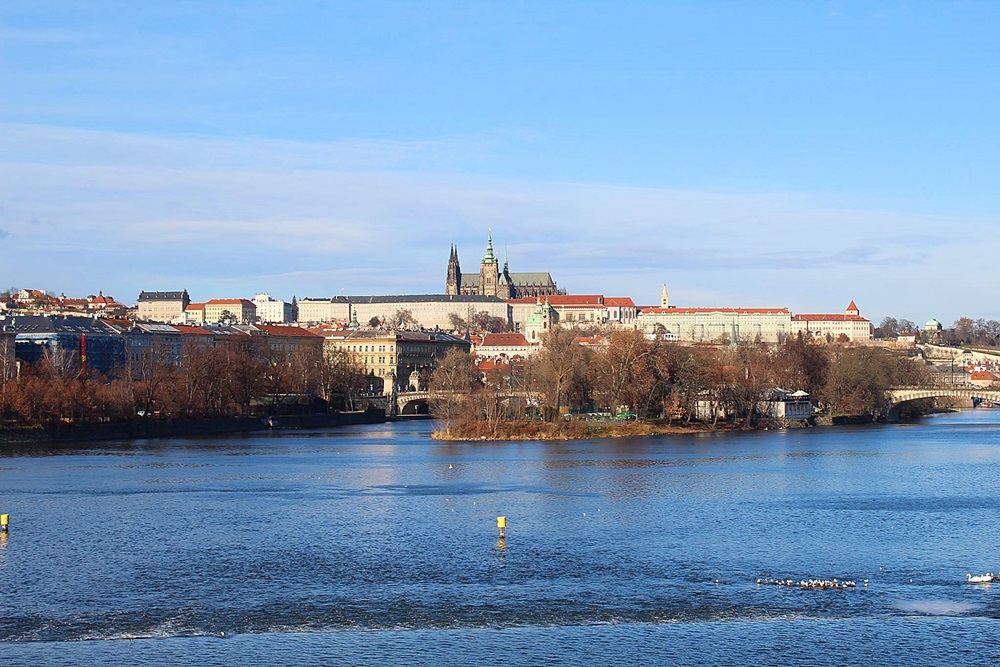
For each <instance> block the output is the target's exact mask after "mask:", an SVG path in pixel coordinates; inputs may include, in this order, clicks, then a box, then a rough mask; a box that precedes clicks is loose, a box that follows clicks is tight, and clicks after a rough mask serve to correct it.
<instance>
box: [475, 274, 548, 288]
mask: <svg viewBox="0 0 1000 667" xmlns="http://www.w3.org/2000/svg"><path fill="white" fill-rule="evenodd" d="M502 276H503V274H502V273H501V277H502ZM510 282H511V283H513V284H514V286H515V287H539V286H541V287H553V288H554V287H556V281H554V280H552V274H550V273H548V272H547V271H537V272H523V271H522V272H515V271H511V272H510ZM462 284H463V285H467V286H469V287H476V286H477V285H479V274H478V273H463V274H462Z"/></svg>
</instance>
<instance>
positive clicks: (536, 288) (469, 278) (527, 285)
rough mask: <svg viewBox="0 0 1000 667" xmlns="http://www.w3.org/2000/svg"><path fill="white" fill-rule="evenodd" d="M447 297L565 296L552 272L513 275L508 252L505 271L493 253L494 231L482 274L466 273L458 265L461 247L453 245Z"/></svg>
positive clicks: (517, 297)
mask: <svg viewBox="0 0 1000 667" xmlns="http://www.w3.org/2000/svg"><path fill="white" fill-rule="evenodd" d="M445 293H446V294H475V295H479V296H497V297H500V298H501V299H523V298H525V297H540V296H549V295H553V294H565V293H566V291H565V290H560V289H559V287H558V286H557V285H556V283H555V281H554V280H552V276H551V275H550V274H549V273H548V272H541V273H511V272H510V271H509V270H508V268H507V253H506V252H504V258H503V268H502V269H501V268H500V262H499V260H498V259H497V257H496V255H494V254H493V232H492V230H491V231H490V233H489V237H488V239H487V241H486V254H485V255H483V259H482V261H480V262H479V273H478V274H476V273H473V274H463V273H462V268H461V266H459V264H458V248H456V247H455V246H454V245H452V246H451V256H450V257H449V258H448V280H447V283H446V285H445Z"/></svg>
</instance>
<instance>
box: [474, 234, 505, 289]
mask: <svg viewBox="0 0 1000 667" xmlns="http://www.w3.org/2000/svg"><path fill="white" fill-rule="evenodd" d="M499 283H500V267H499V266H498V263H497V258H496V255H494V254H493V230H492V229H490V232H489V238H488V240H487V241H486V254H485V255H483V259H482V261H481V262H480V263H479V293H480V294H481V295H483V296H496V295H497V291H498V285H499Z"/></svg>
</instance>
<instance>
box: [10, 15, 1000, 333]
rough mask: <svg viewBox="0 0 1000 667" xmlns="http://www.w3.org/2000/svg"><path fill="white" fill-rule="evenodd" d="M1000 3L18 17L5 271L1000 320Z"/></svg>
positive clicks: (109, 281)
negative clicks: (471, 280) (548, 291)
mask: <svg viewBox="0 0 1000 667" xmlns="http://www.w3.org/2000/svg"><path fill="white" fill-rule="evenodd" d="M998 25H1000V3H990V2H949V3H944V2H941V3H931V2H892V1H888V0H886V1H882V2H793V1H791V0H789V1H785V2H771V3H769V2H735V1H734V2H622V1H618V2H544V1H539V0H536V1H535V2H461V3H460V2H416V1H410V2H373V1H368V2H318V1H314V2H305V1H294V0H283V1H281V2H277V1H274V2H263V1H253V0H239V1H235V0H234V1H232V2H223V1H216V2H212V1H211V0H201V1H198V2H185V1H182V0H177V1H172V2H149V3H146V2H131V1H122V2H107V1H102V0H90V1H88V2H84V3H81V2H68V1H67V2H62V1H58V0H52V1H45V2H39V1H37V0H5V2H3V3H2V4H0V91H2V94H0V253H2V257H3V262H2V264H0V267H2V268H0V282H3V283H5V284H4V287H6V286H7V285H16V286H19V287H35V288H43V289H49V290H54V291H57V292H60V291H62V292H66V293H67V294H69V295H77V296H78V295H83V294H86V293H88V292H96V291H97V290H103V291H104V292H105V293H109V294H112V295H113V296H115V297H116V298H118V299H119V300H123V301H134V299H135V298H136V296H137V295H138V292H139V291H140V290H143V289H160V290H164V289H178V288H182V287H186V288H187V289H188V290H189V291H190V292H191V293H192V296H193V297H194V298H196V299H207V298H212V297H228V296H252V295H253V294H254V293H256V292H258V291H269V292H271V293H272V294H275V295H276V296H279V297H282V298H291V296H292V295H293V294H294V295H297V296H299V297H300V298H301V297H303V296H327V295H333V294H339V293H341V292H342V291H343V293H348V294H352V293H353V294H360V293H402V292H410V293H412V292H435V293H437V292H441V291H443V287H444V278H445V268H446V263H447V258H448V252H449V247H450V244H451V243H457V244H458V246H459V252H460V257H461V259H462V260H463V268H465V270H467V271H470V270H471V271H474V270H476V269H477V263H478V259H479V257H480V256H481V254H482V251H483V248H484V245H485V236H486V230H487V228H488V227H492V228H493V230H494V242H495V244H496V245H497V246H499V247H500V248H503V247H506V248H507V249H508V251H509V255H510V261H511V269H512V270H514V271H538V270H548V271H551V272H552V274H553V276H554V277H555V278H556V280H557V281H558V282H559V283H560V285H561V286H563V287H565V288H567V289H569V291H570V292H571V293H578V294H583V293H604V294H607V295H609V296H622V295H626V296H632V297H633V298H634V299H635V300H636V301H637V302H639V303H655V302H657V301H658V298H659V291H660V285H661V284H662V283H664V282H666V283H667V285H668V287H669V289H670V292H671V297H672V301H673V302H674V303H676V304H677V305H691V306H786V307H789V308H791V309H792V310H793V311H795V312H839V311H841V310H842V309H843V308H844V307H845V306H846V305H847V302H848V301H850V300H851V299H854V300H856V301H857V303H858V305H859V306H860V307H861V309H862V314H864V315H867V316H869V317H871V318H872V319H874V320H875V321H876V323H877V322H878V320H879V319H881V317H882V316H885V315H892V316H895V317H905V318H909V319H912V320H916V321H918V322H923V321H924V320H926V319H928V318H930V317H937V318H938V319H940V320H942V321H944V322H949V323H950V322H951V321H953V320H954V319H955V318H957V317H959V316H962V315H968V316H971V317H984V318H997V319H1000V306H997V300H996V299H994V298H992V297H993V295H994V294H997V293H998V292H1000V272H998V271H997V270H995V269H994V268H993V261H995V259H994V258H996V257H998V256H1000V242H998V240H997V237H998V234H997V229H998V227H1000V205H998V194H997V183H998V182H1000V178H998V166H997V165H998V164H1000V160H998V158H1000V121H998V119H1000V85H998V84H1000V81H998V79H1000V69H998V68H997V67H996V64H997V63H998V62H1000V41H998V40H997V39H996V37H995V34H996V28H997V26H998Z"/></svg>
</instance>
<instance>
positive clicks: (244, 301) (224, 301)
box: [205, 299, 254, 306]
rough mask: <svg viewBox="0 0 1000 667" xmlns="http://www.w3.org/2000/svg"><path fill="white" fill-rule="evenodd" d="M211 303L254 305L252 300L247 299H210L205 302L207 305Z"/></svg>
mask: <svg viewBox="0 0 1000 667" xmlns="http://www.w3.org/2000/svg"><path fill="white" fill-rule="evenodd" d="M210 303H212V304H218V305H230V304H231V305H236V304H240V305H243V306H252V305H254V304H253V303H252V302H250V301H248V300H247V299H209V300H208V301H206V302H205V305H208V304H210Z"/></svg>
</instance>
